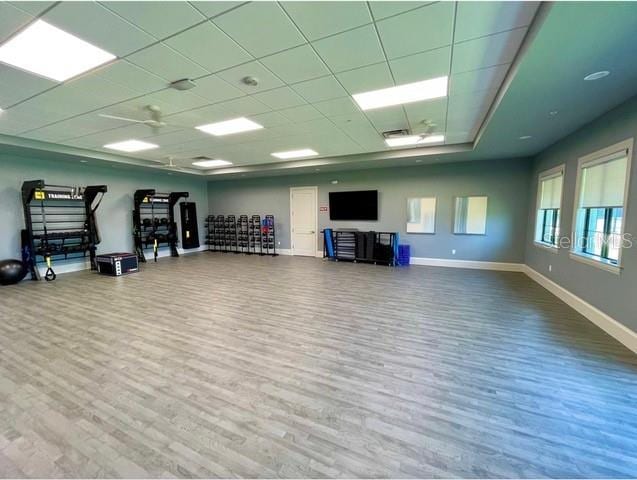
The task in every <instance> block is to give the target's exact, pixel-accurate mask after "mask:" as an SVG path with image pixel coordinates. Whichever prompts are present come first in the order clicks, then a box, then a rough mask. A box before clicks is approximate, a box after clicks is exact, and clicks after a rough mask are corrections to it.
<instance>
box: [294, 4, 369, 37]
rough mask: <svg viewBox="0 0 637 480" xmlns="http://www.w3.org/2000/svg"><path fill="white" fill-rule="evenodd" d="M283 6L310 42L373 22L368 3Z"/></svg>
mask: <svg viewBox="0 0 637 480" xmlns="http://www.w3.org/2000/svg"><path fill="white" fill-rule="evenodd" d="M282 5H283V8H284V9H285V10H286V11H287V12H288V14H289V15H290V16H291V17H292V19H293V20H294V23H296V25H297V26H298V27H299V28H300V29H301V31H302V32H303V33H304V34H305V36H306V37H307V38H308V39H309V40H310V41H312V40H316V39H318V38H322V37H326V36H328V35H332V34H335V33H339V32H343V31H345V30H349V29H352V28H355V27H359V26H361V25H365V24H368V23H371V21H372V19H371V17H370V15H369V10H368V9H367V4H366V2H343V1H340V2H284V3H283V4H282Z"/></svg>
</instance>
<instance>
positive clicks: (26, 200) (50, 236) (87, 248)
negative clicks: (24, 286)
mask: <svg viewBox="0 0 637 480" xmlns="http://www.w3.org/2000/svg"><path fill="white" fill-rule="evenodd" d="M107 191H108V187H107V186H106V185H90V186H87V187H71V186H66V185H47V184H46V183H45V182H44V180H28V181H25V182H24V183H23V184H22V207H23V211H24V226H25V228H24V230H22V234H21V237H22V260H23V261H24V262H25V264H26V265H27V267H28V269H29V273H30V274H31V280H41V277H40V272H39V270H38V268H37V263H38V257H42V260H41V262H46V264H47V267H48V269H47V272H46V275H45V279H46V280H54V279H55V277H56V275H55V273H54V272H53V270H52V268H51V259H52V257H62V256H63V257H64V260H67V259H71V258H80V257H83V258H84V257H86V254H87V253H88V255H89V259H90V266H91V270H97V264H96V262H95V251H96V249H97V247H96V246H97V245H98V244H99V243H100V240H101V239H100V235H99V230H98V228H97V221H96V219H95V211H96V210H97V207H99V205H100V203H101V201H102V198H103V196H104V194H105V193H106V192H107ZM100 194H101V196H100V199H99V201H98V202H97V204H96V205H95V206H93V203H94V202H95V199H96V198H97V197H98V195H100ZM38 207H39V211H37V210H36V211H34V210H33V209H34V208H38ZM47 215H48V216H49V217H53V220H52V221H49V222H47ZM49 225H52V226H51V227H49Z"/></svg>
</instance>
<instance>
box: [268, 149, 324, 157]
mask: <svg viewBox="0 0 637 480" xmlns="http://www.w3.org/2000/svg"><path fill="white" fill-rule="evenodd" d="M270 155H272V156H273V157H276V158H280V159H281V160H289V159H290V158H303V157H313V156H314V155H318V152H315V151H314V150H312V149H310V148H302V149H300V150H289V151H287V152H275V153H271V154H270Z"/></svg>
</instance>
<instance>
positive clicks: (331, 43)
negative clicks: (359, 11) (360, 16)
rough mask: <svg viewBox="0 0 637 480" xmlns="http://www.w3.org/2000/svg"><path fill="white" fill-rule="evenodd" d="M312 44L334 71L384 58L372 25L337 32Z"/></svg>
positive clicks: (349, 68) (375, 61)
mask: <svg viewBox="0 0 637 480" xmlns="http://www.w3.org/2000/svg"><path fill="white" fill-rule="evenodd" d="M312 45H313V46H314V48H315V49H316V51H317V52H318V54H319V55H320V56H321V58H323V60H324V61H325V63H326V64H327V66H328V67H330V69H331V70H332V72H335V73H336V72H342V71H344V70H351V69H352V68H358V67H362V66H365V65H370V64H373V63H378V62H382V61H384V60H385V55H384V54H383V50H382V48H381V46H380V42H379V41H378V35H377V34H376V29H375V28H374V26H373V25H367V26H364V27H359V28H355V29H354V30H349V31H347V32H344V33H339V34H338V35H333V36H331V37H328V38H324V39H323V40H318V41H316V42H314V43H313V44H312Z"/></svg>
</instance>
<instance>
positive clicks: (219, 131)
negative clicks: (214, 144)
mask: <svg viewBox="0 0 637 480" xmlns="http://www.w3.org/2000/svg"><path fill="white" fill-rule="evenodd" d="M195 128H196V129H197V130H201V131H202V132H206V133H209V134H210V135H214V136H216V137H219V136H222V135H230V134H232V133H239V132H248V131H250V130H259V129H260V128H263V125H259V124H258V123H256V122H253V121H252V120H248V119H247V118H244V117H240V118H233V119H232V120H225V121H223V122H216V123H209V124H207V125H199V126H198V127H195Z"/></svg>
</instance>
